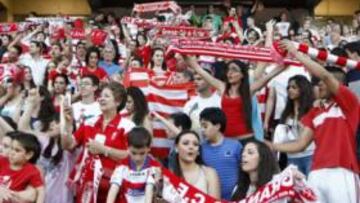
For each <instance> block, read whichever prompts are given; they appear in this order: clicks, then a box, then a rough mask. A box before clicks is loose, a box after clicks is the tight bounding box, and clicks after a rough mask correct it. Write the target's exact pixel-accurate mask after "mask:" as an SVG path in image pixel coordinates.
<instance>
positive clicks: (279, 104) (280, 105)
mask: <svg viewBox="0 0 360 203" xmlns="http://www.w3.org/2000/svg"><path fill="white" fill-rule="evenodd" d="M295 75H303V76H305V77H306V78H308V79H309V80H310V74H309V73H308V72H307V71H306V70H305V68H304V67H299V66H290V67H288V68H287V69H286V70H285V71H283V72H282V73H280V74H279V75H278V76H276V77H275V78H273V79H272V80H271V81H270V82H269V87H270V88H274V89H275V92H276V95H275V96H276V104H275V114H274V119H275V120H278V119H280V117H281V114H282V112H283V111H284V109H285V105H286V98H287V86H288V81H289V79H290V78H291V77H293V76H295Z"/></svg>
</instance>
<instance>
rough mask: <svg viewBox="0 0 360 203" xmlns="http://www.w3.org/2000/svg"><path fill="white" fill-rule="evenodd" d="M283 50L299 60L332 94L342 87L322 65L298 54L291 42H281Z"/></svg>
mask: <svg viewBox="0 0 360 203" xmlns="http://www.w3.org/2000/svg"><path fill="white" fill-rule="evenodd" d="M281 48H283V49H286V50H287V51H288V52H289V53H290V54H292V55H293V56H294V57H295V58H296V59H297V60H299V61H300V62H301V63H303V64H304V65H305V67H306V68H307V69H308V70H309V71H310V73H311V74H313V75H314V76H316V77H318V78H320V80H322V81H324V83H325V84H326V86H327V87H328V88H329V90H330V92H331V93H332V94H336V93H337V91H338V89H339V87H340V82H339V81H338V80H337V79H336V78H335V76H334V75H332V74H331V73H329V72H328V71H327V70H326V69H325V68H324V67H323V66H322V65H320V64H319V63H317V62H315V61H313V60H312V59H311V58H310V57H308V56H306V55H304V54H302V53H300V52H298V51H297V50H296V48H295V46H294V45H293V44H292V42H291V41H289V40H283V41H282V42H281Z"/></svg>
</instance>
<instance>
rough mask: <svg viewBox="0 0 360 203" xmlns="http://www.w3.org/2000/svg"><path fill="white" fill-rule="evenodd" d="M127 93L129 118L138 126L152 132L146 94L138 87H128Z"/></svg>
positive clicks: (126, 106) (126, 107)
mask: <svg viewBox="0 0 360 203" xmlns="http://www.w3.org/2000/svg"><path fill="white" fill-rule="evenodd" d="M126 92H127V94H128V97H127V101H126V105H125V109H126V113H127V115H128V118H129V119H130V120H132V121H133V122H134V123H135V125H136V126H141V127H144V128H146V129H147V130H148V131H149V132H152V125H151V121H150V115H149V113H150V111H149V106H148V103H147V101H146V98H145V95H144V93H143V92H142V91H141V90H140V88H138V87H128V88H127V91H126Z"/></svg>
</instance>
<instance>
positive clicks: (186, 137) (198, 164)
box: [170, 130, 220, 199]
mask: <svg viewBox="0 0 360 203" xmlns="http://www.w3.org/2000/svg"><path fill="white" fill-rule="evenodd" d="M175 149H176V162H175V165H174V168H171V169H170V170H172V171H173V172H174V174H175V175H177V176H178V177H180V178H182V179H184V180H185V181H186V182H188V183H189V184H190V185H192V186H194V187H196V188H197V189H199V190H201V191H202V192H204V193H205V194H208V195H210V196H212V197H214V198H216V199H220V183H219V178H218V175H217V173H216V171H215V170H214V169H212V168H210V167H207V166H205V165H204V164H203V162H202V159H201V155H200V151H201V150H200V137H199V135H198V134H197V133H196V132H194V131H189V130H185V131H182V132H181V133H180V134H179V135H177V137H176V139H175Z"/></svg>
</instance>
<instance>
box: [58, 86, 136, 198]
mask: <svg viewBox="0 0 360 203" xmlns="http://www.w3.org/2000/svg"><path fill="white" fill-rule="evenodd" d="M125 102H126V91H125V88H124V87H123V86H122V85H121V84H119V83H115V82H110V83H109V84H108V85H106V86H105V87H104V88H103V89H102V91H101V94H100V98H99V104H100V108H101V111H102V115H101V116H100V117H99V119H98V120H97V121H96V122H95V124H82V125H80V127H79V129H78V130H77V131H76V132H75V133H74V134H73V135H72V133H71V132H72V121H73V118H72V114H71V107H70V106H69V105H67V104H66V102H65V104H64V113H63V114H62V118H63V119H64V121H65V122H64V123H65V125H63V126H62V129H63V132H64V134H65V135H64V136H63V137H62V144H63V147H64V149H67V150H74V149H75V148H81V147H82V148H83V151H82V153H81V155H80V157H79V160H78V163H77V164H76V166H75V167H74V170H73V172H72V174H71V175H70V183H72V185H74V186H76V187H75V188H76V191H75V192H76V202H77V203H90V202H91V203H95V202H106V197H107V193H108V190H109V187H110V184H109V180H110V177H111V174H112V172H113V170H114V169H115V166H116V164H117V163H118V161H119V160H121V159H124V158H125V157H126V156H127V138H126V134H127V132H129V131H130V130H131V129H132V128H133V127H134V126H135V125H134V123H133V122H131V121H130V120H128V119H126V118H122V117H121V115H120V114H118V109H119V107H123V106H124V105H125Z"/></svg>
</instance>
